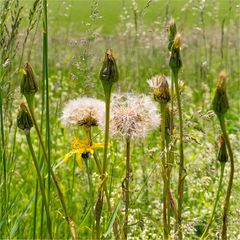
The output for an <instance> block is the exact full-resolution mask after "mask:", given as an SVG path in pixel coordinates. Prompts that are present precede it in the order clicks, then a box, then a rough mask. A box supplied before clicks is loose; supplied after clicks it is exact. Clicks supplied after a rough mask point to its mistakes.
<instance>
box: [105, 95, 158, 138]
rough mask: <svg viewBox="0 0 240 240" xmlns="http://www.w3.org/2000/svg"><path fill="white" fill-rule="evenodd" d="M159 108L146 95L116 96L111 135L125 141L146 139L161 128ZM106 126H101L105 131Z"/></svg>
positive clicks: (112, 100)
mask: <svg viewBox="0 0 240 240" xmlns="http://www.w3.org/2000/svg"><path fill="white" fill-rule="evenodd" d="M159 122H160V117H159V114H158V107H157V106H156V104H155V103H154V102H153V101H152V100H151V98H150V97H147V96H145V95H138V96H136V95H133V94H129V93H128V94H125V95H118V94H114V95H113V97H112V99H111V114H110V134H111V135H113V136H122V137H124V138H125V139H130V138H135V139H137V138H144V137H145V136H146V135H147V133H148V132H149V131H150V130H152V129H154V128H157V127H158V126H159ZM104 126H105V124H104V123H102V124H101V128H102V129H104Z"/></svg>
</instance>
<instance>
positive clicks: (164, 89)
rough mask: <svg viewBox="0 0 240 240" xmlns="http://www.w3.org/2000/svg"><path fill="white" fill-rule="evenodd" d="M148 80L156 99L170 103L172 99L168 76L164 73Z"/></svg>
mask: <svg viewBox="0 0 240 240" xmlns="http://www.w3.org/2000/svg"><path fill="white" fill-rule="evenodd" d="M147 82H148V84H149V86H150V87H151V88H152V89H153V95H154V99H155V100H156V101H159V102H161V103H168V102H169V101H170V92H169V86H168V82H167V78H166V77H165V76H164V75H161V76H156V77H154V78H152V79H150V80H148V81H147Z"/></svg>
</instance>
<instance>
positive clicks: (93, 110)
mask: <svg viewBox="0 0 240 240" xmlns="http://www.w3.org/2000/svg"><path fill="white" fill-rule="evenodd" d="M104 109H105V108H104V102H103V101H101V100H97V99H94V98H88V97H81V98H77V99H74V100H70V101H69V102H67V104H66V105H65V107H64V108H63V112H62V116H61V120H62V122H63V123H64V125H65V126H69V125H79V126H89V127H90V126H98V124H99V122H100V121H104V118H105V110H104Z"/></svg>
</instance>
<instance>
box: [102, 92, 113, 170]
mask: <svg viewBox="0 0 240 240" xmlns="http://www.w3.org/2000/svg"><path fill="white" fill-rule="evenodd" d="M110 91H111V90H110ZM109 118H110V94H109V96H106V125H105V138H104V155H103V173H106V171H107V165H108V159H107V151H108V141H109V122H110V121H109Z"/></svg>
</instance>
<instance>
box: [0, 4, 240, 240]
mask: <svg viewBox="0 0 240 240" xmlns="http://www.w3.org/2000/svg"><path fill="white" fill-rule="evenodd" d="M3 2H4V4H8V5H6V7H4V6H5V5H1V6H0V7H1V11H0V12H1V41H0V42H1V44H2V46H3V47H2V48H1V50H0V52H1V65H0V84H1V86H0V122H1V148H0V150H1V152H0V189H1V190H0V191H1V195H0V202H1V206H0V208H1V209H0V236H1V238H3V239H4V238H11V237H12V238H16V239H29V238H32V236H35V238H47V237H48V233H47V225H46V224H47V220H46V216H45V212H44V208H43V203H42V198H41V195H40V194H38V192H39V185H37V184H36V175H35V170H34V167H33V165H32V160H31V156H30V154H29V149H28V146H27V142H26V139H25V135H24V134H23V133H22V132H21V131H18V130H17V121H16V119H17V113H18V106H19V103H20V102H21V101H22V100H23V97H22V96H21V95H20V82H21V77H22V75H19V74H18V73H17V72H18V71H17V70H18V69H19V67H20V66H22V62H27V61H29V60H31V61H30V62H31V64H32V66H34V70H35V78H36V80H37V82H38V85H39V91H38V92H37V93H36V94H35V98H36V99H35V104H36V106H35V108H34V109H35V112H36V115H37V116H36V117H37V121H38V124H39V126H41V132H42V134H43V136H46V131H48V130H50V132H51V165H52V167H53V170H54V172H55V173H56V175H57V176H58V179H59V181H60V183H61V184H60V185H61V188H62V190H63V192H64V195H65V198H66V203H67V209H68V210H69V215H70V216H72V218H73V220H74V222H75V223H76V227H77V233H78V237H79V238H81V237H83V236H84V237H86V238H91V237H92V236H93V228H91V226H92V224H93V220H94V216H93V214H92V208H93V203H92V199H91V197H92V195H91V197H90V193H89V183H88V175H87V169H86V166H85V165H84V166H83V169H80V168H79V167H78V166H77V165H76V164H75V162H76V161H74V160H73V161H69V163H68V164H66V163H64V161H63V158H64V155H65V154H66V153H67V152H68V150H69V148H70V144H71V140H72V138H73V137H74V136H78V137H80V138H83V137H84V136H85V135H84V134H85V133H84V131H82V130H79V128H68V127H67V128H65V127H64V126H63V125H62V124H61V122H60V120H59V117H60V115H61V111H62V108H63V105H64V103H65V102H66V101H67V100H69V99H73V98H76V97H79V96H85V95H87V96H92V97H96V98H100V99H104V93H103V90H102V86H101V81H100V80H99V71H100V67H99V66H101V64H102V54H103V52H104V51H105V49H107V48H112V49H113V50H114V53H115V55H116V56H115V57H116V59H117V64H118V69H119V78H120V80H119V81H118V82H116V84H115V85H116V86H115V89H114V91H122V92H126V91H132V92H138V93H145V94H148V95H151V93H150V89H149V87H148V85H147V83H146V80H147V79H150V78H151V77H152V76H154V75H156V74H160V73H162V74H165V75H166V76H168V75H169V69H168V59H169V58H168V54H169V53H168V50H167V45H168V39H167V32H166V28H167V22H168V20H169V19H170V18H171V17H174V18H175V19H176V21H177V23H178V31H180V32H181V33H182V49H181V59H182V61H183V63H184V64H183V67H182V68H181V70H180V71H179V79H180V80H183V81H184V83H185V85H184V88H183V90H182V91H183V92H182V93H181V98H182V107H183V110H184V111H183V122H184V129H183V132H184V152H185V158H186V166H185V168H186V173H187V176H186V181H185V186H184V202H183V234H184V236H185V239H199V237H200V236H201V234H202V232H203V231H204V227H205V226H206V224H207V222H208V219H209V217H210V214H211V210H212V206H213V204H214V198H215V194H216V189H217V185H218V179H219V169H220V166H219V162H218V161H217V157H218V151H219V148H218V146H217V141H216V139H218V135H219V134H220V127H219V124H218V121H217V119H216V118H214V112H213V111H211V107H212V106H211V101H212V99H213V96H214V91H215V80H216V76H217V74H218V72H219V71H220V70H221V69H222V68H224V69H225V70H226V72H227V75H228V87H227V88H228V89H227V91H228V98H229V99H228V100H229V104H230V105H231V108H230V109H229V110H228V112H226V113H225V118H226V125H227V129H228V132H229V133H230V135H229V137H230V141H231V143H232V144H233V146H232V148H233V152H234V156H235V158H236V159H239V157H240V151H239V139H240V134H239V128H240V121H239V112H240V105H239V90H240V83H239V75H240V56H239V52H240V51H239V44H238V41H239V36H238V35H237V34H238V31H239V29H238V28H239V17H238V16H239V7H237V6H236V5H237V3H236V1H217V2H216V1H185V0H180V1H177V0H176V1H165V2H164V4H163V1H154V0H153V1H144V0H140V1H130V0H129V1H120V0H116V1H115V0H114V1H108V0H99V1H81V4H79V1H78V0H73V1H64V2H63V1H49V2H48V4H49V15H48V27H49V32H48V46H49V48H48V76H49V78H48V83H49V89H48V90H49V91H48V93H49V96H48V100H49V103H50V105H49V106H50V109H49V119H48V123H49V126H50V128H49V129H47V130H46V127H45V126H46V125H45V124H46V111H45V108H46V105H45V104H46V102H45V98H42V97H41V94H45V93H43V92H44V91H43V90H44V89H45V87H46V86H45V85H44V82H43V81H42V78H43V76H42V57H43V56H42V50H41V49H42V26H41V24H38V23H39V19H41V18H40V17H41V4H40V3H39V2H40V1H32V2H31V3H32V5H31V4H29V2H30V1H3ZM148 2H149V3H148ZM122 3H124V4H122ZM147 3H148V4H147ZM200 3H201V4H200ZM22 6H23V8H22ZM2 10H3V11H2ZM11 16H13V17H11ZM40 22H41V21H40ZM221 25H223V27H221ZM26 29H28V30H26ZM174 106H176V99H175V98H174ZM176 111H177V108H176V107H174V112H176ZM175 121H176V122H175V124H176V126H178V123H179V119H178V118H177V117H176V120H175ZM159 131H160V130H159ZM159 131H158V130H157V131H155V132H151V134H149V135H148V136H147V138H146V139H144V140H143V141H136V142H133V143H132V149H131V162H132V166H131V168H132V172H133V175H132V176H131V187H130V188H131V189H130V203H131V204H130V209H129V239H137V238H138V239H156V238H157V237H159V236H160V237H159V238H160V239H161V238H162V237H163V236H162V232H163V227H162V225H161V220H162V206H161V203H162V199H161V195H160V193H161V192H162V187H163V184H162V179H161V177H160V167H159V163H160V159H161V152H160V151H159V149H160V146H161V140H160V132H159ZM175 131H176V135H175V139H171V140H169V141H170V143H169V144H172V142H175V141H176V146H178V131H179V129H178V128H176V129H175ZM31 136H32V142H33V147H34V151H35V154H36V156H38V164H39V166H41V173H42V176H43V177H44V180H45V184H46V186H47V169H48V166H47V164H46V163H45V162H44V161H43V160H44V159H43V153H42V150H41V148H40V144H39V141H38V138H37V135H36V132H35V130H32V131H31ZM92 136H93V141H94V142H103V138H104V136H103V133H102V132H101V131H100V130H98V129H95V130H94V131H93V132H92ZM44 140H45V139H44ZM110 144H111V145H110V147H109V154H108V155H109V164H110V165H109V168H108V181H107V189H108V191H109V193H110V198H111V203H112V206H113V212H112V213H109V211H108V209H107V206H106V205H105V204H104V206H103V218H102V224H103V229H102V233H103V234H105V236H106V239H110V238H111V237H112V236H113V231H112V230H111V227H112V226H113V224H114V220H115V219H118V220H119V221H120V222H121V221H122V219H121V213H122V212H123V210H124V209H123V204H121V200H120V199H122V187H121V184H122V181H123V178H124V170H125V163H124V162H125V161H124V160H125V159H124V157H125V148H124V142H123V141H122V140H121V139H113V138H110ZM97 155H98V156H99V159H101V160H102V156H103V151H101V150H99V151H98V152H97ZM175 156H178V151H177V147H176V151H175ZM88 161H89V169H88V170H89V175H90V176H91V179H92V184H93V192H94V195H93V199H94V200H95V201H94V203H95V202H96V199H97V190H98V187H99V184H100V180H99V173H98V169H97V166H96V164H95V162H94V159H93V158H92V157H90V159H88ZM239 167H240V165H239V162H238V161H236V172H235V176H234V182H233V190H232V198H231V201H230V214H229V220H228V222H229V230H228V234H229V239H237V238H238V236H239V234H240V232H239V226H238V225H239V215H240V211H239V209H240V203H239V201H238V199H239V197H240V188H239V184H238V183H239V181H240V174H239V171H238V169H239ZM172 169H173V170H172V171H173V172H172V177H173V178H172V182H171V189H172V195H173V198H174V199H176V196H177V190H176V182H177V176H178V171H177V169H178V161H175V162H174V163H173V166H172ZM228 173H229V163H228V162H227V163H226V168H225V175H226V176H227V174H228ZM222 185H223V189H222V190H221V195H220V200H219V204H218V206H217V210H216V215H215V220H214V222H213V223H212V226H211V229H210V231H209V236H210V239H213V240H214V239H218V234H219V232H220V226H221V217H222V204H221V203H222V202H223V201H224V195H225V193H226V186H227V177H226V178H225V179H223V184H222ZM36 195H37V196H38V197H37V198H36V197H33V196H36ZM50 195H51V198H50V199H49V200H48V201H49V205H50V215H51V220H52V229H53V234H54V237H55V238H58V239H69V238H70V236H71V235H70V233H69V230H68V226H67V222H66V221H65V220H64V213H63V210H62V207H61V203H60V201H59V199H58V197H57V192H56V190H55V189H54V187H53V184H51V194H50ZM34 211H36V212H35V217H36V218H35V219H36V228H34V219H33V215H34ZM171 224H172V225H173V224H174V217H173V216H171ZM171 234H173V233H172V232H171Z"/></svg>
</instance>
